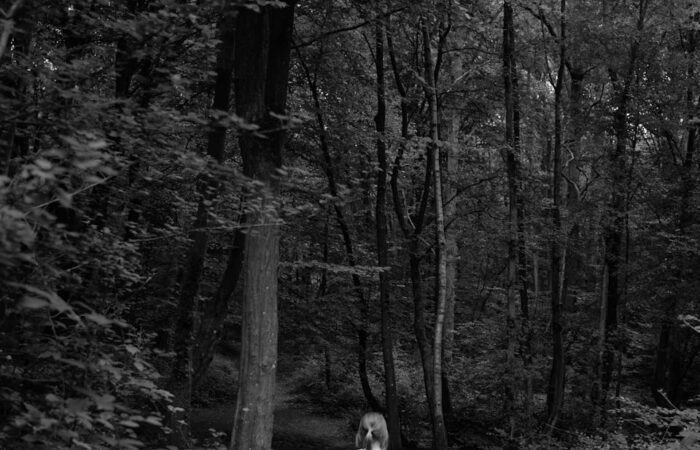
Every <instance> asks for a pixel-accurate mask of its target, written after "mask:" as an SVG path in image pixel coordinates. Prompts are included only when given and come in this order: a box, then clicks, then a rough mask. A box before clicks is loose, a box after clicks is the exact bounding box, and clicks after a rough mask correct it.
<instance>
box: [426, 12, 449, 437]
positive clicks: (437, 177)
mask: <svg viewBox="0 0 700 450" xmlns="http://www.w3.org/2000/svg"><path fill="white" fill-rule="evenodd" d="M421 34H422V35H423V62H424V65H425V70H424V77H425V83H426V86H425V91H426V97H427V98H428V107H429V111H430V139H431V142H430V145H431V146H432V147H433V151H432V153H433V155H432V156H433V160H432V164H433V177H434V178H433V181H434V184H433V199H434V202H435V241H436V243H437V261H436V262H437V268H436V275H437V282H436V286H437V292H436V294H437V310H436V315H435V332H434V333H435V334H434V338H433V374H432V375H433V401H434V402H435V406H434V408H433V411H432V413H433V417H432V420H433V449H434V450H446V449H447V430H446V429H445V418H444V414H443V410H442V344H443V336H444V325H445V304H446V301H447V252H446V244H445V213H444V210H443V199H442V177H441V171H440V151H439V149H438V142H439V136H438V105H437V88H436V85H435V75H434V66H433V57H432V51H431V48H430V46H431V42H430V33H429V31H428V24H427V20H426V19H425V18H423V19H422V24H421Z"/></svg>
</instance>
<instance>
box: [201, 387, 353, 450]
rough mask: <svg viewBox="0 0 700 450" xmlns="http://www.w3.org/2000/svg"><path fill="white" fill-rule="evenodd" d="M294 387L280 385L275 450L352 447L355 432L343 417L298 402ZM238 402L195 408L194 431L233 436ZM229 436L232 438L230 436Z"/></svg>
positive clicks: (273, 443)
mask: <svg viewBox="0 0 700 450" xmlns="http://www.w3.org/2000/svg"><path fill="white" fill-rule="evenodd" d="M291 392H292V387H291V386H288V385H286V384H285V383H284V382H279V383H278V385H277V393H276V396H275V397H276V400H275V403H276V405H275V422H274V427H273V430H274V431H273V438H272V449H273V450H344V449H350V448H352V437H353V436H352V432H351V431H349V430H348V429H347V428H348V427H347V424H346V423H345V421H344V420H343V419H335V418H330V417H325V416H321V415H318V414H315V413H313V412H311V411H309V409H308V407H306V406H304V405H302V404H300V403H299V402H297V401H296V398H295V396H294V395H293V394H291ZM235 407H236V406H235V404H227V405H218V406H214V407H211V408H198V409H194V410H193V411H192V432H193V434H194V436H195V437H198V438H204V437H207V436H209V435H210V432H209V430H210V429H213V430H215V431H216V432H218V433H226V436H230V433H231V428H232V426H233V415H234V412H235ZM227 439H228V438H227Z"/></svg>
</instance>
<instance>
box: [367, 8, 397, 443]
mask: <svg viewBox="0 0 700 450" xmlns="http://www.w3.org/2000/svg"><path fill="white" fill-rule="evenodd" d="M383 9H384V6H383V2H382V0H376V10H377V19H376V22H375V25H374V27H375V28H374V38H375V40H374V57H375V68H376V72H377V114H376V115H375V116H374V123H375V127H376V130H377V162H378V168H377V198H376V205H375V206H376V208H375V220H376V233H377V263H378V265H379V266H380V267H381V268H382V271H381V272H379V303H380V307H381V316H382V317H381V324H382V325H381V327H382V354H383V357H384V392H385V395H386V411H387V415H388V419H389V420H388V425H389V436H390V439H389V446H390V448H391V449H392V450H401V448H402V443H401V421H400V420H401V418H400V416H399V399H398V394H397V392H396V374H395V369H394V342H393V341H394V338H393V330H392V320H391V310H392V306H391V297H390V295H389V273H388V272H387V270H388V267H389V246H388V243H387V214H386V187H387V175H388V171H389V165H388V163H387V154H386V136H385V135H384V133H385V131H386V80H385V76H384V40H385V34H386V24H385V19H384V17H383V15H382V10H383Z"/></svg>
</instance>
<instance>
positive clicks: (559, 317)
mask: <svg viewBox="0 0 700 450" xmlns="http://www.w3.org/2000/svg"><path fill="white" fill-rule="evenodd" d="M560 5H561V6H560V14H561V19H560V30H561V31H560V33H559V70H558V71H557V82H556V85H555V87H554V167H553V176H552V225H553V228H554V230H553V231H554V239H553V240H552V259H551V263H552V268H551V276H552V285H551V299H552V305H551V307H552V368H551V372H550V377H549V388H548V390H547V422H548V424H549V426H550V430H552V429H554V426H555V425H556V423H557V420H558V419H559V413H560V411H561V407H562V404H563V401H564V373H565V369H566V368H565V361H564V338H563V330H564V318H563V312H562V302H563V296H564V295H565V294H564V292H563V286H564V279H563V277H562V275H563V273H565V272H564V271H563V270H562V269H563V267H564V254H565V252H564V246H565V244H564V242H562V241H563V239H564V233H563V227H562V223H561V204H562V194H561V189H562V170H563V169H562V134H563V129H562V91H563V87H564V73H565V71H564V69H565V61H566V20H565V14H566V0H561V4H560Z"/></svg>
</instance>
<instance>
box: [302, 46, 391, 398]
mask: <svg viewBox="0 0 700 450" xmlns="http://www.w3.org/2000/svg"><path fill="white" fill-rule="evenodd" d="M297 54H298V56H299V62H300V64H301V67H302V70H303V72H304V76H305V78H306V81H307V84H308V85H309V90H310V92H311V97H312V99H313V101H314V108H315V110H316V114H315V115H316V123H317V125H318V127H317V128H318V136H319V143H320V145H321V152H322V154H323V166H324V171H325V173H326V178H327V179H328V190H329V191H330V194H331V195H332V196H333V199H334V202H333V210H334V212H335V216H336V221H337V222H338V226H339V227H340V234H341V236H342V238H343V245H344V246H345V254H346V255H347V258H348V265H349V266H350V267H355V266H356V265H357V262H356V260H355V251H354V245H353V242H352V236H351V234H350V227H349V225H348V222H347V219H346V218H345V213H344V212H343V209H342V208H341V206H340V204H339V200H340V199H339V198H338V193H339V192H338V184H337V182H336V175H335V169H334V166H333V158H332V157H331V150H330V146H329V144H328V137H327V133H326V123H325V119H324V117H323V111H322V109H321V101H320V99H319V93H318V86H317V84H316V81H315V79H314V77H312V75H311V72H310V71H309V67H308V65H307V64H306V62H305V60H304V58H303V57H302V55H301V52H300V51H299V49H298V48H297ZM352 284H353V287H354V290H355V294H356V296H357V300H358V302H359V303H358V304H359V310H360V321H359V324H356V325H355V328H356V330H357V340H358V344H357V361H358V375H359V377H360V386H361V387H362V393H363V394H364V396H365V400H367V403H368V404H369V407H370V408H371V409H372V410H374V411H384V408H383V407H382V406H381V404H380V402H379V400H377V397H376V396H375V395H374V393H373V392H372V386H371V385H370V383H369V377H368V375H367V359H368V353H369V351H368V342H367V341H368V337H369V336H368V332H367V323H368V321H369V311H368V307H367V299H366V297H365V294H364V292H363V289H362V281H361V280H360V276H359V275H358V274H357V273H353V274H352Z"/></svg>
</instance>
